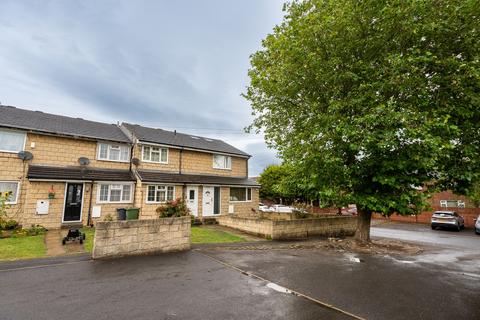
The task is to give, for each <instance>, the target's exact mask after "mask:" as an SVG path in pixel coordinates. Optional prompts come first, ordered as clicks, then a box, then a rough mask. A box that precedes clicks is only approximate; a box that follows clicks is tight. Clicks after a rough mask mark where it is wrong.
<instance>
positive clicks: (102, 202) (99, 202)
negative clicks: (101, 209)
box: [96, 200, 133, 204]
mask: <svg viewBox="0 0 480 320" xmlns="http://www.w3.org/2000/svg"><path fill="white" fill-rule="evenodd" d="M122 203H123V204H125V203H133V201H131V200H130V201H97V203H96V204H122Z"/></svg>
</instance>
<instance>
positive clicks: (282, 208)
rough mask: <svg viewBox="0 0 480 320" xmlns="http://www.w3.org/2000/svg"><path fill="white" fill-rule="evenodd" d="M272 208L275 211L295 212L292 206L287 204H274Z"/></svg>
mask: <svg viewBox="0 0 480 320" xmlns="http://www.w3.org/2000/svg"><path fill="white" fill-rule="evenodd" d="M272 208H273V210H274V212H285V213H291V212H293V208H292V207H287V206H284V205H283V204H274V205H273V206H272Z"/></svg>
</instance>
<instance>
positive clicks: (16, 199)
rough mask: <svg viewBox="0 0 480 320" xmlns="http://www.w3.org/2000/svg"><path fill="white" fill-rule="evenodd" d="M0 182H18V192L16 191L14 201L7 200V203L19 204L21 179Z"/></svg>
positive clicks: (1, 181)
mask: <svg viewBox="0 0 480 320" xmlns="http://www.w3.org/2000/svg"><path fill="white" fill-rule="evenodd" d="M0 183H16V184H17V192H16V193H15V195H16V197H15V200H14V201H5V204H18V198H19V196H20V181H14V180H0Z"/></svg>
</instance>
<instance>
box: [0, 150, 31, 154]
mask: <svg viewBox="0 0 480 320" xmlns="http://www.w3.org/2000/svg"><path fill="white" fill-rule="evenodd" d="M21 151H25V150H18V151H12V150H0V152H4V153H12V154H16V153H19V152H21Z"/></svg>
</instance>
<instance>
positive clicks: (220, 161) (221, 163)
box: [213, 154, 225, 168]
mask: <svg viewBox="0 0 480 320" xmlns="http://www.w3.org/2000/svg"><path fill="white" fill-rule="evenodd" d="M213 166H214V167H215V168H224V167H225V157H224V156H222V155H219V154H215V155H213Z"/></svg>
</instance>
